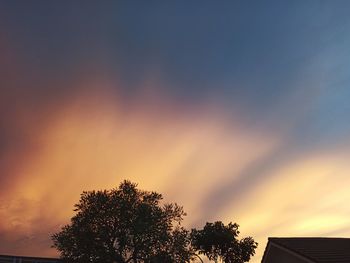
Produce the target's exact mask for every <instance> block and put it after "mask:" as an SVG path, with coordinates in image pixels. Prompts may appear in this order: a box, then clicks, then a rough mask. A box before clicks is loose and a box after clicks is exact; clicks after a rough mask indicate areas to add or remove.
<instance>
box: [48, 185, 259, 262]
mask: <svg viewBox="0 0 350 263" xmlns="http://www.w3.org/2000/svg"><path fill="white" fill-rule="evenodd" d="M161 201H162V195H161V194H158V193H156V192H148V191H141V190H139V189H137V185H136V184H134V183H131V182H129V181H124V182H123V183H121V184H120V185H119V187H118V188H115V189H112V190H104V191H89V192H83V193H82V194H81V197H80V200H79V202H78V204H76V205H75V209H74V211H75V212H76V214H75V215H74V216H73V217H72V219H71V222H70V224H68V225H65V226H64V227H63V228H62V229H61V231H60V232H58V233H56V234H54V235H53V236H52V240H53V247H55V248H56V249H57V250H58V251H59V252H60V254H61V258H63V259H64V260H65V261H66V262H72V263H73V262H74V263H89V262H91V263H92V262H93V263H115V262H116V263H129V262H130V263H139V262H145V263H172V262H190V261H192V260H193V259H194V258H195V257H196V256H197V255H196V254H195V253H196V251H198V253H200V254H203V255H205V256H207V257H208V258H209V259H211V260H217V259H218V258H222V259H223V260H224V262H234V263H236V262H246V261H248V260H249V258H250V256H251V255H252V254H254V250H255V248H256V243H255V242H254V240H253V239H252V238H246V239H242V240H241V241H237V239H236V237H237V235H238V230H237V229H238V225H236V224H229V225H228V226H227V227H226V226H224V225H223V224H222V223H220V222H216V223H214V224H211V223H207V225H206V226H205V227H204V228H203V230H196V229H193V230H192V231H191V233H190V232H189V231H188V230H186V229H185V228H184V227H182V226H181V222H182V220H183V217H184V216H185V215H186V214H185V212H184V211H183V208H182V207H181V206H179V205H177V204H176V203H169V204H163V203H162V202H161ZM197 257H198V256H197ZM233 259H234V260H233ZM239 260H241V261H239Z"/></svg>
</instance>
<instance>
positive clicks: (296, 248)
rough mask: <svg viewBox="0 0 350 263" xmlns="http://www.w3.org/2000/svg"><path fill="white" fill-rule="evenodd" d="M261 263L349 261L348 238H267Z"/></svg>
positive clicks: (344, 262) (349, 262)
mask: <svg viewBox="0 0 350 263" xmlns="http://www.w3.org/2000/svg"><path fill="white" fill-rule="evenodd" d="M261 262H262V263H350V238H312V237H297V238H269V241H268V243H267V246H266V248H265V252H264V256H263V259H262V261H261Z"/></svg>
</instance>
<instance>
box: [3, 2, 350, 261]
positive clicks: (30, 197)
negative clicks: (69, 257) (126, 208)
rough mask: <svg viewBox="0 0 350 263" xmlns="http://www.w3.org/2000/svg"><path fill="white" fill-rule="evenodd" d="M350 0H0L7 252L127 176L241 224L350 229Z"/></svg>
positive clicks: (263, 228)
mask: <svg viewBox="0 0 350 263" xmlns="http://www.w3.org/2000/svg"><path fill="white" fill-rule="evenodd" d="M349 8H350V2H349V1H346V0H344V1H342V0H337V1H314V0H309V1H302V0H295V1H286V0H282V1H281V0H278V1H277V0H276V1H272V0H268V1H215V3H214V1H181V0H180V1H134V0H132V1H108V0H105V1H86V0H84V1H65V0H63V1H40V0H36V1H16V0H11V1H10V0H8V1H6V0H5V1H1V2H0V57H1V60H0V83H1V85H0V94H1V96H0V254H17V255H33V256H57V252H56V251H55V250H54V249H53V248H51V247H50V246H51V241H50V235H51V234H52V233H55V232H57V231H58V230H59V229H60V227H62V226H63V225H64V224H66V223H68V222H69V219H70V217H71V216H72V215H73V211H72V210H73V205H74V204H75V203H76V202H77V201H78V200H79V196H80V193H81V192H82V191H84V190H98V189H111V188H113V187H116V186H118V185H119V183H120V182H121V181H122V180H124V179H129V180H132V181H133V182H136V183H138V185H139V187H140V188H141V189H145V190H155V191H158V192H160V193H162V194H163V195H164V199H165V201H167V202H177V203H178V204H180V205H183V206H184V209H185V211H186V212H187V214H188V216H187V217H186V218H185V221H184V223H185V225H186V226H187V227H201V226H203V225H204V224H205V222H207V221H214V220H222V221H224V222H225V223H228V222H237V223H238V224H239V225H240V230H241V234H242V237H244V236H253V237H254V238H255V240H256V241H258V242H259V248H258V250H257V253H256V256H255V257H254V258H253V259H252V261H251V262H253V263H257V262H260V260H261V256H262V253H263V251H264V248H265V245H266V242H267V238H268V237H272V236H274V237H285V236H322V237H323V236H327V237H328V236H337V237H338V236H339V237H349V236H350V206H349V205H348V204H349V202H350V192H349V191H348V187H349V185H350V176H349V172H350V163H349V157H350V150H349V149H350V148H349V146H350V122H349V120H348V116H349V115H350V88H349V87H350V60H349V57H350V49H349V46H350V34H349V33H350V16H349V15H348V10H349Z"/></svg>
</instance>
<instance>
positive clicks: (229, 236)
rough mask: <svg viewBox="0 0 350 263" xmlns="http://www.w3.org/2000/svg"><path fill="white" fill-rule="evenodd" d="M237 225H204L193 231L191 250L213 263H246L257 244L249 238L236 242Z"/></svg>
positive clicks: (219, 223)
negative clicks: (218, 262)
mask: <svg viewBox="0 0 350 263" xmlns="http://www.w3.org/2000/svg"><path fill="white" fill-rule="evenodd" d="M238 235H239V231H238V225H237V224H236V223H235V224H232V223H229V224H228V225H227V226H225V225H224V224H223V223H222V222H220V221H217V222H215V223H206V225H205V226H204V228H203V229H202V230H197V229H193V230H192V232H191V240H192V246H193V248H194V249H195V250H196V251H198V253H199V254H204V255H205V256H207V257H208V258H209V259H210V260H214V261H215V262H217V261H218V259H221V260H222V261H223V262H225V263H242V262H248V261H249V260H250V257H251V256H253V255H254V252H255V249H256V247H257V243H256V242H255V241H254V240H253V238H251V237H246V238H243V239H241V240H238V239H237V237H238Z"/></svg>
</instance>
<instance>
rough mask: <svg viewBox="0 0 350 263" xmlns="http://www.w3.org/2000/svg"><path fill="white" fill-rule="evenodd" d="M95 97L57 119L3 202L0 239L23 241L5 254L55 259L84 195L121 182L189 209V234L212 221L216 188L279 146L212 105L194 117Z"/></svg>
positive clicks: (168, 106) (168, 107) (79, 99)
mask: <svg viewBox="0 0 350 263" xmlns="http://www.w3.org/2000/svg"><path fill="white" fill-rule="evenodd" d="M90 91H91V92H86V93H84V94H80V95H78V96H76V97H73V98H71V99H70V100H69V101H68V102H66V103H65V104H64V105H62V107H61V108H60V110H58V111H57V112H56V111H53V112H52V113H50V118H49V119H48V120H47V122H46V124H45V125H43V126H42V128H41V129H40V130H37V134H35V136H36V140H35V141H36V142H37V144H36V147H35V150H33V151H32V152H30V154H29V155H28V156H27V158H26V159H25V161H23V162H21V163H19V164H18V167H19V168H18V173H17V174H14V177H13V178H14V180H15V181H14V184H13V187H12V188H11V191H9V192H8V193H6V194H3V195H1V194H0V198H1V199H2V200H3V203H7V204H8V205H7V206H5V207H2V209H0V217H1V218H4V220H2V221H1V223H0V232H1V233H8V236H7V239H9V238H10V236H15V237H17V238H18V240H21V242H18V241H16V243H17V244H19V245H18V246H17V247H16V248H12V249H11V248H10V247H2V248H1V251H0V252H1V253H17V254H18V253H23V254H28V253H29V254H33V253H34V254H38V255H41V256H51V255H55V251H54V250H51V249H49V246H50V244H49V243H48V242H49V241H48V240H49V235H50V234H51V233H52V232H54V231H57V230H58V229H59V227H60V226H61V225H62V224H64V223H66V222H67V221H68V220H69V218H70V217H71V215H72V209H73V204H74V203H75V202H77V200H78V199H79V194H80V193H81V192H82V191H83V190H91V189H101V188H112V187H115V186H117V185H118V184H119V182H120V181H121V180H123V179H130V180H132V181H135V182H138V183H139V185H140V187H141V188H143V189H149V190H157V191H159V192H161V193H163V194H164V195H165V198H166V200H168V201H172V202H178V203H179V204H181V205H183V206H184V207H185V210H186V211H187V212H188V214H189V216H188V218H187V219H186V222H187V224H188V225H191V224H192V222H194V221H196V220H198V216H201V217H203V216H204V217H205V213H206V212H205V207H202V206H201V200H202V199H203V198H204V197H205V196H206V193H207V191H208V190H209V189H211V188H212V187H213V186H220V184H222V183H224V182H225V181H226V180H230V181H231V180H232V178H234V177H235V174H237V173H238V172H239V171H240V170H241V169H243V168H244V167H245V166H247V165H248V164H249V163H250V162H252V161H254V160H255V159H256V158H259V157H261V156H262V155H264V154H267V153H268V152H270V151H271V150H272V149H273V148H274V147H275V146H276V145H277V143H278V140H277V139H276V137H275V136H271V137H268V136H267V134H264V133H261V131H260V132H255V131H250V130H248V129H246V128H243V127H242V125H240V123H239V121H237V120H236V121H235V120H233V119H232V118H228V117H227V116H224V115H223V114H220V113H218V112H217V111H214V110H212V109H208V108H206V107H204V106H203V107H200V108H199V109H194V112H188V111H182V110H181V108H179V106H178V105H175V104H174V103H172V102H171V101H167V102H166V103H164V101H160V102H159V104H160V105H161V106H160V105H157V106H156V107H154V105H152V103H158V102H157V100H151V102H150V101H142V100H141V101H140V100H137V101H136V102H137V103H135V102H134V103H133V104H132V105H125V102H123V101H120V98H118V96H116V95H115V93H110V92H109V91H108V88H107V89H100V90H98V92H94V89H91V90H90ZM163 100H164V98H163ZM155 109H157V110H155ZM204 220H205V219H204ZM5 250H6V251H5Z"/></svg>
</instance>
